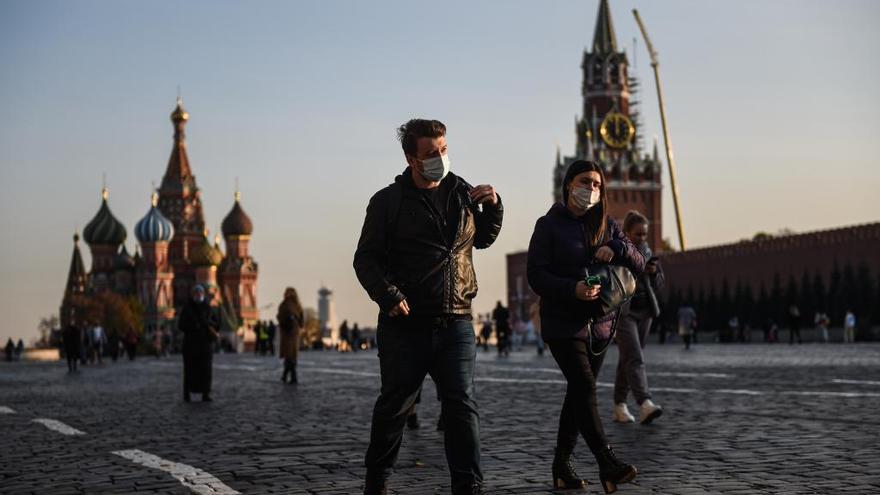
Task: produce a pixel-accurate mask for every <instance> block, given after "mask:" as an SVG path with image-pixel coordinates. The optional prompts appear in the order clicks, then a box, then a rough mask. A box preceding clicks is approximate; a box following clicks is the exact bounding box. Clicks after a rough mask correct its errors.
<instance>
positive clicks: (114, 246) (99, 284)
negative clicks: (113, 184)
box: [83, 187, 127, 292]
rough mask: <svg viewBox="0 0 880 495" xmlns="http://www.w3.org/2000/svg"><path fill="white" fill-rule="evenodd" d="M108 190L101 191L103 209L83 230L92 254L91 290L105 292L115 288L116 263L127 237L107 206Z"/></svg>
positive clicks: (123, 227)
mask: <svg viewBox="0 0 880 495" xmlns="http://www.w3.org/2000/svg"><path fill="white" fill-rule="evenodd" d="M108 197H109V193H108V191H107V188H106V187H105V188H103V190H101V207H100V208H99V209H98V213H96V214H95V216H94V218H92V220H91V221H90V222H89V223H88V224H87V225H86V228H85V229H83V239H84V240H85V241H86V243H87V244H88V245H89V250H90V251H91V253H92V269H91V270H90V271H89V289H90V290H92V291H94V292H103V291H105V290H112V289H113V288H114V281H113V272H114V269H115V266H114V262H115V261H116V255H117V253H118V252H119V246H120V244H122V243H123V242H125V238H126V236H127V234H126V232H125V226H124V225H122V223H120V222H119V220H117V219H116V217H114V216H113V213H112V212H110V206H108V205H107V198H108Z"/></svg>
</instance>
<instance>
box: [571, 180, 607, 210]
mask: <svg viewBox="0 0 880 495" xmlns="http://www.w3.org/2000/svg"><path fill="white" fill-rule="evenodd" d="M601 196H602V193H601V192H600V191H598V190H593V189H588V188H586V187H579V186H577V187H574V188H572V190H571V199H572V201H573V202H574V204H575V206H577V207H578V208H580V209H582V210H589V209H590V208H592V207H594V206H596V205H597V204H599V200H600V199H601Z"/></svg>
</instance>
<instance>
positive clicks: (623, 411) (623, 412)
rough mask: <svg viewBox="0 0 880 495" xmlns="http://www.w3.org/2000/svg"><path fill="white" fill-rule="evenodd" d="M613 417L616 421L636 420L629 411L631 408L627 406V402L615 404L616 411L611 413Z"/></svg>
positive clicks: (629, 421)
mask: <svg viewBox="0 0 880 495" xmlns="http://www.w3.org/2000/svg"><path fill="white" fill-rule="evenodd" d="M611 419H612V420H613V421H614V422H616V423H635V422H636V418H635V417H633V415H632V414H630V413H629V409H627V408H626V402H621V403H620V404H614V412H613V413H612V414H611Z"/></svg>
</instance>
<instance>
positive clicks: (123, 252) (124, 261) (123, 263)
mask: <svg viewBox="0 0 880 495" xmlns="http://www.w3.org/2000/svg"><path fill="white" fill-rule="evenodd" d="M133 268H134V258H132V257H131V255H130V254H128V249H126V248H125V244H123V245H122V249H120V250H119V252H118V253H117V254H116V256H115V257H114V258H113V269H114V270H131V269H133Z"/></svg>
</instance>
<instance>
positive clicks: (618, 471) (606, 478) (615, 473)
mask: <svg viewBox="0 0 880 495" xmlns="http://www.w3.org/2000/svg"><path fill="white" fill-rule="evenodd" d="M596 462H597V463H599V479H600V480H601V481H602V489H603V490H605V493H614V492H616V491H617V485H618V484H621V483H629V482H630V481H632V480H633V478H635V477H636V475H637V474H638V473H639V471H638V470H637V469H636V467H635V466H632V465H630V464H627V463H625V462H622V461H620V460H619V459H618V458H617V456H616V455H614V450H612V449H611V446H610V445H609V446H607V447H605V449H604V450H602V451H601V452H599V453H598V454H596Z"/></svg>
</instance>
